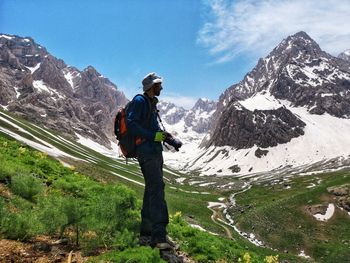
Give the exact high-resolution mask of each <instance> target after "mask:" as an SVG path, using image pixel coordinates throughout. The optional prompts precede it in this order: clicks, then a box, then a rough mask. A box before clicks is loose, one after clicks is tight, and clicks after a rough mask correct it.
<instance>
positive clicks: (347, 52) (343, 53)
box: [338, 49, 350, 62]
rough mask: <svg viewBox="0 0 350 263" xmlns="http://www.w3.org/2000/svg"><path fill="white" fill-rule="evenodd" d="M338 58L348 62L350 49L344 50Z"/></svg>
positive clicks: (349, 60)
mask: <svg viewBox="0 0 350 263" xmlns="http://www.w3.org/2000/svg"><path fill="white" fill-rule="evenodd" d="M338 58H340V59H343V60H345V61H348V62H350V49H348V50H345V51H344V52H342V53H340V54H339V55H338Z"/></svg>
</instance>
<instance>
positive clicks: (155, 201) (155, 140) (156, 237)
mask: <svg viewBox="0 0 350 263" xmlns="http://www.w3.org/2000/svg"><path fill="white" fill-rule="evenodd" d="M142 85H143V91H144V96H141V95H140V96H135V98H134V99H133V103H131V106H130V110H129V111H128V112H129V113H128V116H127V125H128V129H129V131H130V133H131V134H132V135H134V136H136V137H138V138H141V139H140V143H139V144H138V145H137V149H136V151H137V158H138V162H139V164H140V167H141V171H142V174H143V176H144V179H145V191H144V196H143V205H142V210H141V229H140V239H142V238H144V237H147V236H151V246H152V247H157V248H159V249H161V250H167V249H172V248H173V244H172V243H171V241H170V240H169V239H168V238H167V236H166V234H167V232H166V226H167V224H168V222H169V215H168V207H167V204H166V201H165V195H164V186H165V184H164V182H163V155H162V151H163V148H162V144H161V143H162V142H163V141H164V140H165V139H166V137H167V133H165V132H164V131H162V130H161V129H160V127H159V123H158V121H157V108H156V104H157V102H158V99H157V96H159V95H160V92H161V90H162V89H163V88H162V78H161V77H159V76H157V75H156V74H155V73H149V74H148V75H147V76H146V77H145V78H144V79H143V81H142Z"/></svg>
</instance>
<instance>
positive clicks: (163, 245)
mask: <svg viewBox="0 0 350 263" xmlns="http://www.w3.org/2000/svg"><path fill="white" fill-rule="evenodd" d="M154 247H155V248H158V249H159V250H174V247H173V246H171V245H170V244H169V243H168V242H161V243H156V244H155V245H154Z"/></svg>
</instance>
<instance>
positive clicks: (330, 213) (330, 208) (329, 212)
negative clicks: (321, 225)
mask: <svg viewBox="0 0 350 263" xmlns="http://www.w3.org/2000/svg"><path fill="white" fill-rule="evenodd" d="M334 211H335V206H334V204H329V205H328V207H327V211H326V213H325V214H324V215H323V214H315V215H314V217H315V218H316V219H317V220H318V221H327V220H329V219H330V218H331V217H332V216H333V214H334Z"/></svg>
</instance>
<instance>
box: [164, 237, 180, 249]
mask: <svg viewBox="0 0 350 263" xmlns="http://www.w3.org/2000/svg"><path fill="white" fill-rule="evenodd" d="M165 239H166V242H167V243H168V244H169V245H170V246H172V247H173V248H174V249H178V248H179V246H178V245H177V244H176V243H175V242H174V241H173V240H172V239H171V238H170V237H169V236H168V235H167V236H166V237H165Z"/></svg>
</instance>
